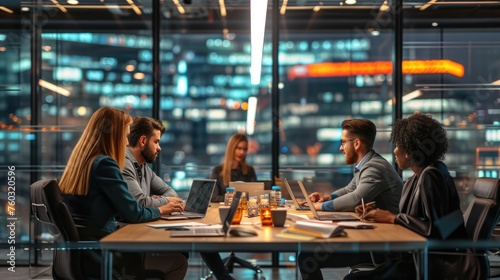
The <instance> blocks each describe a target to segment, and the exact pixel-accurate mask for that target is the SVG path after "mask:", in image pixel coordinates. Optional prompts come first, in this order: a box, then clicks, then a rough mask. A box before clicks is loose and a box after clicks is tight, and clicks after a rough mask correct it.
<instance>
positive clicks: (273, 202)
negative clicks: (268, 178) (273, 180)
mask: <svg viewBox="0 0 500 280" xmlns="http://www.w3.org/2000/svg"><path fill="white" fill-rule="evenodd" d="M269 204H270V206H271V208H278V207H280V206H282V203H281V187H280V186H273V187H272V190H271V195H270V201H269Z"/></svg>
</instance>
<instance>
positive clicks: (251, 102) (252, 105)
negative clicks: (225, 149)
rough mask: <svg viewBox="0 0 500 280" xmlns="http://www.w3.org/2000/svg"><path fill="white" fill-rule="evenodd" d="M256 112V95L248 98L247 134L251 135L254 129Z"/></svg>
mask: <svg viewBox="0 0 500 280" xmlns="http://www.w3.org/2000/svg"><path fill="white" fill-rule="evenodd" d="M256 114H257V97H255V96H252V97H249V98H248V110H247V134H248V135H253V133H254V131H255V115H256Z"/></svg>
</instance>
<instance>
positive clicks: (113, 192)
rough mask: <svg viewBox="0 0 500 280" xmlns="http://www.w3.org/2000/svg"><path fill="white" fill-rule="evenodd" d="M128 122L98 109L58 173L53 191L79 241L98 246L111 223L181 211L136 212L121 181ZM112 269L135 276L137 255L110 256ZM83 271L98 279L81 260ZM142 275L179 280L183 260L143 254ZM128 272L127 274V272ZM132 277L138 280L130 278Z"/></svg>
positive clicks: (109, 110)
mask: <svg viewBox="0 0 500 280" xmlns="http://www.w3.org/2000/svg"><path fill="white" fill-rule="evenodd" d="M131 123H132V117H131V116H130V115H129V114H127V113H125V112H123V111H121V110H117V109H115V108H111V107H102V108H100V109H99V110H97V111H96V112H95V113H94V114H93V115H92V117H91V118H90V120H89V122H88V124H87V127H86V128H85V130H84V131H83V134H82V136H81V137H80V139H79V140H78V142H77V143H76V146H75V148H74V149H73V152H72V153H71V156H70V158H69V161H68V163H67V165H66V168H65V169H64V172H63V175H62V178H61V180H60V181H59V187H60V189H61V192H62V193H63V196H64V198H65V201H66V203H67V204H68V207H69V209H70V212H71V214H72V216H73V218H74V220H75V223H76V224H77V225H79V226H80V228H79V234H80V239H81V240H99V239H101V238H103V237H104V236H106V235H108V234H110V233H112V232H113V231H115V230H116V220H115V217H117V216H120V218H121V219H123V220H124V221H126V222H127V223H143V222H149V221H154V220H158V219H159V218H160V215H165V214H170V213H172V212H179V211H183V207H182V205H181V204H178V203H168V204H166V205H163V206H160V207H158V208H153V207H151V208H149V207H142V206H140V205H139V204H138V203H137V201H136V200H135V199H134V197H132V195H131V194H130V193H129V191H128V187H127V184H126V183H125V181H124V180H123V177H122V173H121V171H122V169H123V166H124V163H125V147H126V146H127V145H128V141H127V136H128V134H129V133H130V124H131ZM114 260H115V261H114V262H113V264H116V266H115V269H116V268H117V269H119V270H118V271H121V268H122V267H126V268H127V272H129V271H133V272H132V274H134V273H140V271H142V269H141V268H140V266H142V262H140V261H138V260H142V255H141V254H140V253H127V254H116V255H114ZM82 262H83V266H84V271H86V272H88V273H89V275H93V276H94V277H100V267H98V266H97V267H96V266H95V265H92V264H90V263H91V260H82ZM144 265H145V266H146V267H147V268H148V269H154V270H159V271H162V272H164V274H165V279H183V278H184V276H185V274H186V270H187V260H186V257H185V256H184V255H183V254H180V253H179V254H177V253H170V254H167V253H165V254H160V255H159V256H153V254H146V255H145V261H144ZM130 268H132V269H130ZM134 275H135V276H141V275H137V274H134Z"/></svg>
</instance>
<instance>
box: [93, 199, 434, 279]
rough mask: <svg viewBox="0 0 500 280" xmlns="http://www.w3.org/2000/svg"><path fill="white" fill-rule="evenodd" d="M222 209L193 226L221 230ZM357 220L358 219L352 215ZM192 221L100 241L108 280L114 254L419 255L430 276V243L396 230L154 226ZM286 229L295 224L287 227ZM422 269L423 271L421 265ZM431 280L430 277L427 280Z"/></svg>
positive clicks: (137, 228)
mask: <svg viewBox="0 0 500 280" xmlns="http://www.w3.org/2000/svg"><path fill="white" fill-rule="evenodd" d="M218 207H219V204H218V203H212V205H211V207H210V208H209V210H208V213H207V216H206V217H205V219H203V220H191V221H193V222H194V221H196V222H200V223H206V224H220V219H219V214H218V212H219V211H218ZM288 213H294V214H303V215H307V216H309V217H310V218H311V219H314V218H313V217H312V214H311V212H310V211H296V210H294V209H288ZM353 215H354V214H353ZM186 221H187V220H178V221H164V220H159V221H155V222H148V223H141V224H128V225H126V226H125V227H123V228H120V229H119V230H117V231H115V232H114V233H112V234H110V235H108V236H106V237H104V238H103V239H101V240H100V247H101V249H102V250H103V263H102V266H103V269H102V272H103V279H112V277H111V276H112V252H113V251H136V252H147V251H171V252H189V251H191V252H204V251H205V252H213V251H220V252H228V251H239V252H295V253H300V252H315V251H323V252H329V253H332V252H368V251H380V252H402V251H415V252H417V253H419V256H420V262H421V263H420V267H421V268H423V271H421V274H423V275H424V276H426V275H427V273H426V270H427V265H426V264H427V254H426V243H427V240H426V239H425V238H424V237H422V236H421V235H418V234H416V233H414V232H413V231H410V230H408V229H406V228H404V227H402V226H399V225H393V224H378V223H377V224H375V226H376V227H375V229H363V230H361V229H345V231H346V232H347V236H343V237H333V238H327V239H313V240H299V239H290V238H282V237H278V236H277V235H278V233H280V232H281V231H282V230H283V229H284V228H282V227H281V228H280V227H273V226H264V227H262V226H260V225H255V223H256V222H259V217H255V218H246V217H245V218H243V220H242V222H241V224H240V225H235V226H231V227H246V228H251V229H254V230H255V231H256V232H257V233H258V236H254V237H232V236H226V237H170V231H168V230H165V229H159V228H153V227H150V226H148V225H150V224H173V223H181V222H186ZM287 224H288V225H290V224H293V222H292V221H287ZM422 264H423V265H422ZM424 278H426V277H424Z"/></svg>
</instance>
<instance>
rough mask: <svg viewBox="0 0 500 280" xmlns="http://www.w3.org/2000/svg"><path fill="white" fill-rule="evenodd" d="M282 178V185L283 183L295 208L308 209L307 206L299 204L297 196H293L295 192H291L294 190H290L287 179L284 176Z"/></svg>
mask: <svg viewBox="0 0 500 280" xmlns="http://www.w3.org/2000/svg"><path fill="white" fill-rule="evenodd" d="M282 180H283V185H285V188H286V190H287V191H288V193H289V194H290V198H291V199H292V201H293V204H294V205H295V210H309V206H306V205H301V204H299V202H298V201H297V197H296V196H295V194H294V192H293V191H294V190H292V187H291V186H290V184H289V183H288V180H287V179H286V178H283V179H282ZM298 193H301V192H298ZM304 202H306V201H304Z"/></svg>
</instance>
